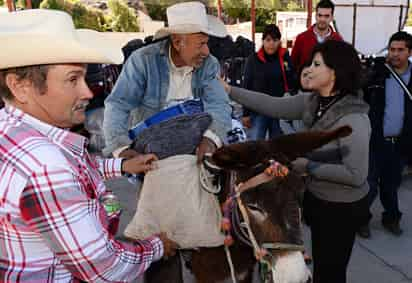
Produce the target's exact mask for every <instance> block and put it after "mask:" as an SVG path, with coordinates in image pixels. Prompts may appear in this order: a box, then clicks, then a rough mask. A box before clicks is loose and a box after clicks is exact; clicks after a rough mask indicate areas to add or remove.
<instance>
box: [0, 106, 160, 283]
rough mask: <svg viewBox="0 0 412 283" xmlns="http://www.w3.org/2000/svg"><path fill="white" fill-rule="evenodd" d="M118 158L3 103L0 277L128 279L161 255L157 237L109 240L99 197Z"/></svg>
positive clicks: (117, 168)
mask: <svg viewBox="0 0 412 283" xmlns="http://www.w3.org/2000/svg"><path fill="white" fill-rule="evenodd" d="M120 166H121V160H120V159H105V160H103V159H100V160H99V159H94V158H92V157H91V156H90V155H89V154H88V153H87V150H86V139H85V138H84V137H82V136H79V135H77V134H74V133H71V132H69V131H66V130H63V129H59V128H56V127H53V126H50V125H48V124H45V123H43V122H41V121H39V120H37V119H35V118H33V117H31V116H29V115H27V114H24V113H23V112H22V111H20V110H18V109H17V108H14V107H12V106H10V105H6V107H5V108H4V109H2V110H0V282H30V283H33V282H78V281H81V280H82V281H86V282H130V281H132V280H133V279H135V278H136V277H137V276H139V275H140V274H142V273H143V272H144V271H145V270H146V269H147V268H148V266H149V265H150V263H151V262H153V261H155V260H158V259H160V258H161V256H162V255H163V245H162V242H161V241H160V239H159V238H158V237H155V236H154V237H152V238H149V239H147V240H145V241H140V242H136V243H134V244H126V243H121V242H119V241H116V240H114V238H113V235H110V233H109V232H108V231H107V227H108V220H107V215H106V212H105V210H104V208H103V206H102V205H101V204H100V203H99V196H100V195H101V194H102V193H103V192H104V191H105V186H104V183H103V179H108V178H113V177H118V176H120V175H121V173H120Z"/></svg>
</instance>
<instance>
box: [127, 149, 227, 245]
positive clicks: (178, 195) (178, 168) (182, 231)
mask: <svg viewBox="0 0 412 283" xmlns="http://www.w3.org/2000/svg"><path fill="white" fill-rule="evenodd" d="M196 162H197V159H196V156H194V155H176V156H172V157H169V158H166V159H163V160H160V161H158V166H159V168H158V169H156V170H153V171H151V172H149V173H148V174H147V175H146V176H145V179H144V183H143V186H142V191H141V193H140V199H139V201H138V204H137V210H136V214H135V216H134V217H133V219H132V221H131V222H130V223H129V225H128V226H127V227H126V230H125V232H124V234H125V236H126V237H129V238H134V239H144V238H146V237H148V236H150V235H152V234H157V233H160V232H166V233H167V235H168V236H169V237H170V238H171V239H172V240H174V241H176V242H177V243H178V244H179V246H180V247H181V248H196V247H214V246H220V245H222V244H223V240H224V235H223V234H221V233H220V220H221V213H220V206H219V203H218V201H217V199H216V197H215V196H214V195H213V194H210V193H207V192H206V191H205V190H203V189H202V188H201V187H200V182H199V167H198V165H197V163H196Z"/></svg>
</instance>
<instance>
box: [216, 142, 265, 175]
mask: <svg viewBox="0 0 412 283" xmlns="http://www.w3.org/2000/svg"><path fill="white" fill-rule="evenodd" d="M269 151H270V147H269V143H268V141H249V142H244V143H237V144H231V145H227V146H223V147H221V148H219V149H218V150H216V152H215V153H214V154H213V156H212V159H213V162H214V163H215V164H216V165H217V166H219V167H221V168H224V169H242V168H247V167H251V166H255V165H256V164H259V163H261V162H262V161H264V160H267V159H269V157H270V156H269Z"/></svg>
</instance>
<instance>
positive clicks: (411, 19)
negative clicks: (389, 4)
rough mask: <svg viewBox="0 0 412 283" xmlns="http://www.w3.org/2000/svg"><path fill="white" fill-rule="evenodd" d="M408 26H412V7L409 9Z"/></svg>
mask: <svg viewBox="0 0 412 283" xmlns="http://www.w3.org/2000/svg"><path fill="white" fill-rule="evenodd" d="M405 25H406V26H412V9H409V13H408V20H407V21H406V24H405Z"/></svg>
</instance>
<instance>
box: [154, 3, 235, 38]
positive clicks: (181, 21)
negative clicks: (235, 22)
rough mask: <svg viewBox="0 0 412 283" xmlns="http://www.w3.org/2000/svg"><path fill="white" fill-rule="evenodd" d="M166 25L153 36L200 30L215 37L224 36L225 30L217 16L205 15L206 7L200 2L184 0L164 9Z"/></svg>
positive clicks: (161, 36) (158, 36)
mask: <svg viewBox="0 0 412 283" xmlns="http://www.w3.org/2000/svg"><path fill="white" fill-rule="evenodd" d="M166 15H167V22H168V27H165V28H161V29H160V30H158V31H157V32H156V34H155V36H154V38H155V39H158V38H163V37H165V36H168V35H170V34H189V33H198V32H202V33H205V34H208V35H212V36H216V37H225V36H226V35H227V30H226V27H225V25H224V24H223V22H222V21H220V20H219V19H218V18H216V17H214V16H211V15H207V14H206V7H205V5H203V4H202V3H200V2H184V3H178V4H175V5H173V6H170V7H169V8H167V10H166Z"/></svg>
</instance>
